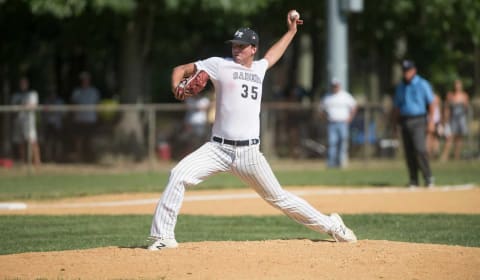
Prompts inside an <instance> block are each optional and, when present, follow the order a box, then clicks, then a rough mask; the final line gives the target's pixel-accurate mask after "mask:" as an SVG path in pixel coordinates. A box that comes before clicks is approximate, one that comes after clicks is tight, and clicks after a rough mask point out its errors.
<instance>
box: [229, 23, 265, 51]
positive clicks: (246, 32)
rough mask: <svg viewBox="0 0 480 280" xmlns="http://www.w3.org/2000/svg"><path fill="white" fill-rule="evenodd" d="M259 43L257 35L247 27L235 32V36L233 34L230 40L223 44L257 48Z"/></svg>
mask: <svg viewBox="0 0 480 280" xmlns="http://www.w3.org/2000/svg"><path fill="white" fill-rule="evenodd" d="M259 41H260V38H259V37H258V34H257V33H256V32H255V31H253V30H252V29H250V28H248V27H243V28H240V29H238V30H237V31H235V34H233V39H232V40H228V41H226V42H225V43H235V44H243V45H254V46H258V42H259Z"/></svg>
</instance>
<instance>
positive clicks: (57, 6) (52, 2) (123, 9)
mask: <svg viewBox="0 0 480 280" xmlns="http://www.w3.org/2000/svg"><path fill="white" fill-rule="evenodd" d="M24 1H26V2H27V3H29V5H30V7H31V10H32V12H33V14H44V13H49V14H52V15H54V16H55V17H58V18H67V17H72V16H79V15H81V14H82V13H84V12H85V9H86V8H87V7H88V6H89V5H91V6H92V7H93V8H94V9H95V10H102V9H112V10H113V11H115V12H118V13H131V12H132V11H133V10H134V9H135V6H136V1H135V0H121V1H118V0H67V1H65V0H24Z"/></svg>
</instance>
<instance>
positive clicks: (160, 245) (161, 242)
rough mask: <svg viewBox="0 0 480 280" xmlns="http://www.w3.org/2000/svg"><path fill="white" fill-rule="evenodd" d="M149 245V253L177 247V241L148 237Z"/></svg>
mask: <svg viewBox="0 0 480 280" xmlns="http://www.w3.org/2000/svg"><path fill="white" fill-rule="evenodd" d="M149 241H150V242H152V244H151V245H149V246H148V248H147V249H148V250H150V251H159V250H163V249H173V248H177V247H178V243H177V240H175V239H174V238H156V237H150V239H149Z"/></svg>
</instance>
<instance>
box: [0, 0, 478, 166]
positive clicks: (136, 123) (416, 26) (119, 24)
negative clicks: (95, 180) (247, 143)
mask: <svg viewBox="0 0 480 280" xmlns="http://www.w3.org/2000/svg"><path fill="white" fill-rule="evenodd" d="M345 2H348V0H343V1H339V5H343V4H344V3H345ZM325 5H326V4H325V1H296V2H295V7H292V3H291V1H285V0H259V1H241V0H231V1H212V0H197V1H187V0H160V1H154V0H123V1H114V0H72V1H66V2H62V1H48V0H1V1H0V34H1V37H2V43H1V44H0V94H1V96H0V106H1V105H8V104H10V99H11V96H12V94H13V92H15V91H16V90H17V80H18V78H19V77H20V76H22V75H27V76H28V77H29V78H30V80H31V85H32V87H33V88H34V89H36V90H37V91H38V93H39V98H40V103H41V104H43V103H45V100H46V99H47V97H48V96H50V95H52V94H56V95H57V96H59V97H60V98H62V99H63V100H64V102H65V104H67V105H70V104H71V94H72V91H73V89H74V88H75V87H76V86H78V75H79V73H80V72H82V71H89V72H90V73H91V74H92V81H93V84H94V85H95V86H96V87H97V88H98V89H99V92H100V94H101V99H102V103H104V104H106V105H109V106H110V107H108V108H106V109H105V108H104V109H102V110H100V109H98V108H96V109H97V110H99V111H102V112H104V113H103V114H102V116H101V117H100V119H99V122H98V123H97V128H96V131H97V134H96V136H95V138H96V139H94V141H96V142H99V143H100V144H98V147H102V145H104V146H105V147H107V148H110V149H114V150H116V151H118V152H119V153H123V152H125V153H127V155H129V157H133V158H134V159H135V160H141V159H145V157H146V156H148V155H149V154H150V156H151V153H152V147H153V148H154V149H155V147H156V146H157V145H161V144H162V143H165V142H167V143H170V144H172V143H173V144H178V143H181V141H182V139H184V140H188V139H189V136H188V132H187V133H186V134H187V135H186V136H185V131H184V127H183V121H184V115H185V113H186V111H185V110H186V109H185V108H184V107H182V106H180V107H175V106H176V105H181V104H180V103H177V101H175V100H174V98H173V96H172V94H171V93H170V84H169V80H170V72H171V69H172V67H174V66H175V65H178V64H181V63H186V62H191V61H195V60H197V59H202V58H206V57H209V56H228V55H229V52H230V50H229V48H228V46H227V45H225V44H223V42H224V41H225V39H227V38H230V37H231V34H232V33H233V32H234V31H235V30H236V29H237V28H238V27H240V26H250V27H252V28H254V29H256V30H257V31H258V33H259V34H260V38H261V41H260V44H261V46H260V56H261V55H262V54H263V53H264V52H265V51H266V50H267V49H268V47H269V46H270V45H271V44H272V43H273V42H275V41H276V40H277V39H278V38H279V37H280V36H281V35H282V34H283V32H284V31H285V29H286V26H285V13H286V11H288V10H289V9H292V8H295V9H297V10H298V11H299V12H300V13H301V15H302V18H303V19H304V20H305V25H304V26H302V27H301V30H300V32H299V33H298V35H297V37H296V39H295V40H294V42H293V43H292V45H291V46H290V48H289V49H288V51H287V53H286V54H285V56H284V57H283V58H282V60H281V61H279V64H278V65H276V66H275V67H274V68H273V69H272V70H271V71H270V73H269V75H267V80H266V81H265V88H264V100H265V101H266V102H288V103H292V104H294V105H292V106H291V107H290V105H288V104H287V105H278V106H273V107H272V108H273V109H272V110H271V111H268V112H267V113H265V114H264V115H262V121H263V124H264V126H263V127H264V131H263V132H262V133H264V134H265V135H263V139H264V142H265V144H266V145H264V147H263V148H267V149H268V148H270V147H276V148H275V149H272V151H271V152H268V151H266V153H267V154H272V155H278V156H288V157H312V156H313V157H315V156H321V149H322V145H323V144H325V143H324V140H323V138H322V135H323V134H324V132H322V131H323V130H324V128H323V127H322V122H321V121H318V120H316V119H315V118H314V116H313V115H314V114H313V111H314V108H315V105H314V104H315V102H316V101H317V100H318V99H319V98H320V97H321V96H322V95H323V94H324V93H325V91H326V90H327V82H326V77H327V74H326V70H325V69H326V61H327V59H326V49H325V48H326V41H327V40H328V39H327V36H326V33H327V26H326V22H327V20H326V16H327V15H326V12H325V11H326V7H325ZM479 16H480V3H479V2H478V1H474V0H464V1H450V0H435V1H414V0H399V1H394V2H392V1H381V0H364V1H363V10H362V12H359V13H351V14H348V15H347V17H348V29H349V46H348V58H349V69H348V72H349V73H348V76H349V81H350V83H349V84H350V88H349V90H350V91H351V92H352V94H354V96H355V97H356V98H357V99H358V100H359V102H360V103H361V104H362V106H363V108H364V111H363V113H362V112H361V113H360V114H359V115H358V116H357V120H356V121H355V122H354V124H352V139H351V142H352V145H353V146H355V145H357V146H359V147H360V148H361V149H363V150H361V152H360V155H362V156H365V155H366V154H374V152H375V149H376V148H375V147H374V148H371V149H370V148H368V147H367V148H364V144H365V143H371V144H372V145H374V146H376V145H377V146H378V145H380V142H379V141H380V140H381V139H383V138H385V139H387V140H389V139H390V138H391V137H390V135H389V129H390V128H389V123H388V114H389V112H388V110H389V100H390V98H391V96H392V94H393V88H394V85H395V84H396V83H397V82H398V81H399V79H400V73H401V72H400V66H399V61H400V60H401V59H403V58H411V59H413V60H415V61H416V62H417V66H418V68H419V73H420V74H421V75H422V76H424V77H426V78H427V79H429V80H430V81H431V82H432V85H433V87H434V89H435V90H436V91H437V92H438V93H439V94H440V95H441V96H442V97H444V96H445V94H446V92H447V91H448V90H450V89H451V87H452V84H453V80H454V79H455V78H461V79H462V80H463V82H464V84H465V87H466V91H467V92H468V93H469V94H470V97H471V98H472V99H474V100H475V99H478V91H479V84H480V48H479V44H480V22H479V21H478V20H477V19H478V17H479ZM475 102H477V103H475ZM475 102H474V105H473V106H472V110H471V112H472V113H471V116H470V120H471V122H470V126H471V127H472V130H471V134H470V136H469V137H470V138H469V143H470V144H469V145H467V148H466V151H465V153H466V156H465V157H469V158H470V157H472V156H471V155H472V154H476V153H477V152H478V150H479V144H478V143H479V141H478V138H479V137H480V136H479V133H478V131H479V129H478V127H479V124H478V123H477V122H475V120H478V119H479V117H478V109H477V108H478V107H475V104H478V101H475ZM116 104H137V105H138V104H140V105H141V106H140V107H138V108H137V109H135V110H133V109H128V110H127V109H125V108H123V109H122V107H119V106H118V105H116ZM150 104H169V106H170V105H171V106H170V107H168V108H173V109H172V110H170V109H165V108H164V107H162V108H161V109H158V108H157V109H151V108H150V109H145V108H146V107H143V106H144V105H150ZM115 106H116V107H115ZM285 106H286V107H285ZM67 108H68V109H65V108H64V109H62V110H63V112H65V113H64V115H63V117H64V118H65V123H64V127H65V130H64V131H63V132H62V139H61V141H62V142H63V144H62V145H63V148H64V149H68V148H71V145H70V144H69V143H71V139H73V138H75V137H76V136H75V128H74V127H72V125H71V123H69V121H70V119H71V113H72V112H73V111H74V110H76V109H75V108H71V107H67ZM119 108H120V109H119ZM45 109H46V108H45V107H43V108H42V107H39V108H38V110H37V113H38V116H39V117H38V127H39V130H40V129H41V128H42V117H41V115H42V111H44V110H45ZM77 109H78V108H77ZM15 110H17V109H12V110H11V111H9V110H4V111H1V112H0V120H1V122H0V127H1V132H2V134H1V136H0V141H1V145H0V155H1V156H4V157H6V156H11V155H12V147H11V145H10V143H9V141H10V130H11V129H10V126H11V123H10V121H11V116H10V114H13V112H15ZM53 111H55V108H54V109H53ZM58 111H61V110H60V109H58ZM152 112H153V113H152ZM152 114H154V117H153V118H152ZM153 119H155V122H153V123H152V120H153ZM265 125H266V126H265ZM287 131H293V132H291V133H290V132H288V133H287ZM275 132H277V133H275ZM181 134H182V135H181ZM102 135H108V137H102ZM40 136H41V138H40V141H41V142H42V141H44V139H45V135H42V133H41V132H40ZM177 138H180V139H177ZM305 140H307V142H305ZM309 140H312V141H314V142H311V141H309ZM367 140H368V141H367ZM102 141H103V142H102ZM116 142H119V143H116ZM302 142H303V143H302ZM102 143H103V144H102ZM112 143H115V145H112ZM385 143H386V144H385ZM385 143H384V144H385V145H387V144H388V143H389V142H385ZM41 144H45V143H41ZM180 146H181V145H180ZM295 146H297V147H298V146H305V149H307V150H308V152H306V153H307V155H306V154H305V152H302V151H294V150H292V149H293V148H292V147H295ZM387 146H388V145H387ZM170 148H171V149H174V147H170ZM353 148H354V150H353V155H355V147H353ZM365 149H367V150H365ZM368 149H369V150H368ZM42 150H43V151H45V149H42ZM97 152H98V151H97ZM171 153H173V156H174V157H180V156H181V154H182V152H178V153H177V152H175V151H171ZM62 157H63V158H61V159H55V160H57V161H64V162H67V161H76V159H75V158H74V157H73V158H71V157H70V156H69V155H68V153H67V152H62ZM97 159H98V158H97ZM94 160H96V159H94Z"/></svg>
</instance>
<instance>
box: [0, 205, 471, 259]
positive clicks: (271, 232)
mask: <svg viewBox="0 0 480 280" xmlns="http://www.w3.org/2000/svg"><path fill="white" fill-rule="evenodd" d="M342 217H343V218H344V220H345V223H347V224H348V225H349V226H350V227H351V228H352V229H354V230H355V232H356V234H357V237H358V238H359V239H370V240H394V241H405V242H417V243H436V244H448V245H461V246H472V247H480V235H478V231H479V230H480V215H439V214H438V215H437V214H435V215H390V214H389V215H384V214H375V215H344V216H342ZM151 220H152V216H151V215H122V216H111V215H98V216H90V215H81V216H0V224H1V225H2V227H0V235H1V236H2V239H1V240H0V254H14V253H23V252H34V251H42V252H45V251H55V250H73V249H86V248H97V247H105V246H119V247H122V248H129V247H145V246H146V244H147V242H146V239H147V237H148V235H149V229H150V223H151ZM176 235H177V239H178V241H179V242H198V241H223V240H234V241H246V240H273V239H298V238H307V239H312V240H326V239H330V237H329V236H328V235H326V234H319V233H316V232H314V231H311V230H309V229H307V228H305V227H303V226H301V225H299V224H297V223H295V222H294V221H292V220H290V219H289V218H287V217H285V216H266V217H252V216H241V217H214V216H190V215H180V216H179V219H178V223H177V226H176Z"/></svg>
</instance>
